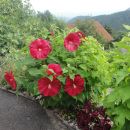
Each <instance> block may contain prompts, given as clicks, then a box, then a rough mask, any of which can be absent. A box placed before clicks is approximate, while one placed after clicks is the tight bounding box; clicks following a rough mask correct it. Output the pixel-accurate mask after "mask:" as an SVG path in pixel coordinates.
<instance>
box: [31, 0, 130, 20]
mask: <svg viewBox="0 0 130 130" xmlns="http://www.w3.org/2000/svg"><path fill="white" fill-rule="evenodd" d="M30 2H31V4H32V7H33V9H34V10H36V11H41V12H44V11H45V10H49V11H50V12H51V13H52V14H54V15H55V16H57V17H68V18H72V17H75V16H79V15H82V16H86V15H89V16H96V15H101V14H111V13H114V12H118V11H123V10H126V9H127V8H129V7H130V0H30Z"/></svg>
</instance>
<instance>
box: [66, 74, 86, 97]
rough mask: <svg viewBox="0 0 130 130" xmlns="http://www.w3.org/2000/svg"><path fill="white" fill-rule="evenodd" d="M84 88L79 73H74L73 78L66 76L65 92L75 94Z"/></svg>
mask: <svg viewBox="0 0 130 130" xmlns="http://www.w3.org/2000/svg"><path fill="white" fill-rule="evenodd" d="M83 90H84V79H83V78H82V77H81V76H80V75H75V78H74V80H72V79H70V77H69V76H68V77H67V78H66V83H65V92H67V93H68V94H69V95H70V96H76V95H78V94H80V93H81V92H82V91H83Z"/></svg>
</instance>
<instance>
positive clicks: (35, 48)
mask: <svg viewBox="0 0 130 130" xmlns="http://www.w3.org/2000/svg"><path fill="white" fill-rule="evenodd" d="M29 48H30V54H31V56H32V57H33V58H35V59H40V60H42V59H45V58H46V57H47V56H48V55H49V53H50V52H51V50H52V48H51V45H50V43H49V42H48V41H47V40H43V39H37V40H35V41H33V42H32V43H31V44H30V46H29Z"/></svg>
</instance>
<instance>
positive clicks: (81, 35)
mask: <svg viewBox="0 0 130 130" xmlns="http://www.w3.org/2000/svg"><path fill="white" fill-rule="evenodd" d="M76 33H77V34H78V36H79V37H80V38H85V34H84V33H83V32H81V31H78V32H76Z"/></svg>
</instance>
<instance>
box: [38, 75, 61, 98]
mask: <svg viewBox="0 0 130 130" xmlns="http://www.w3.org/2000/svg"><path fill="white" fill-rule="evenodd" d="M60 89H61V83H60V81H59V80H58V79H53V80H52V81H51V80H50V79H49V78H46V77H44V78H41V79H39V80H38V90H39V92H40V94H41V95H44V96H55V95H57V94H58V92H59V91H60Z"/></svg>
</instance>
